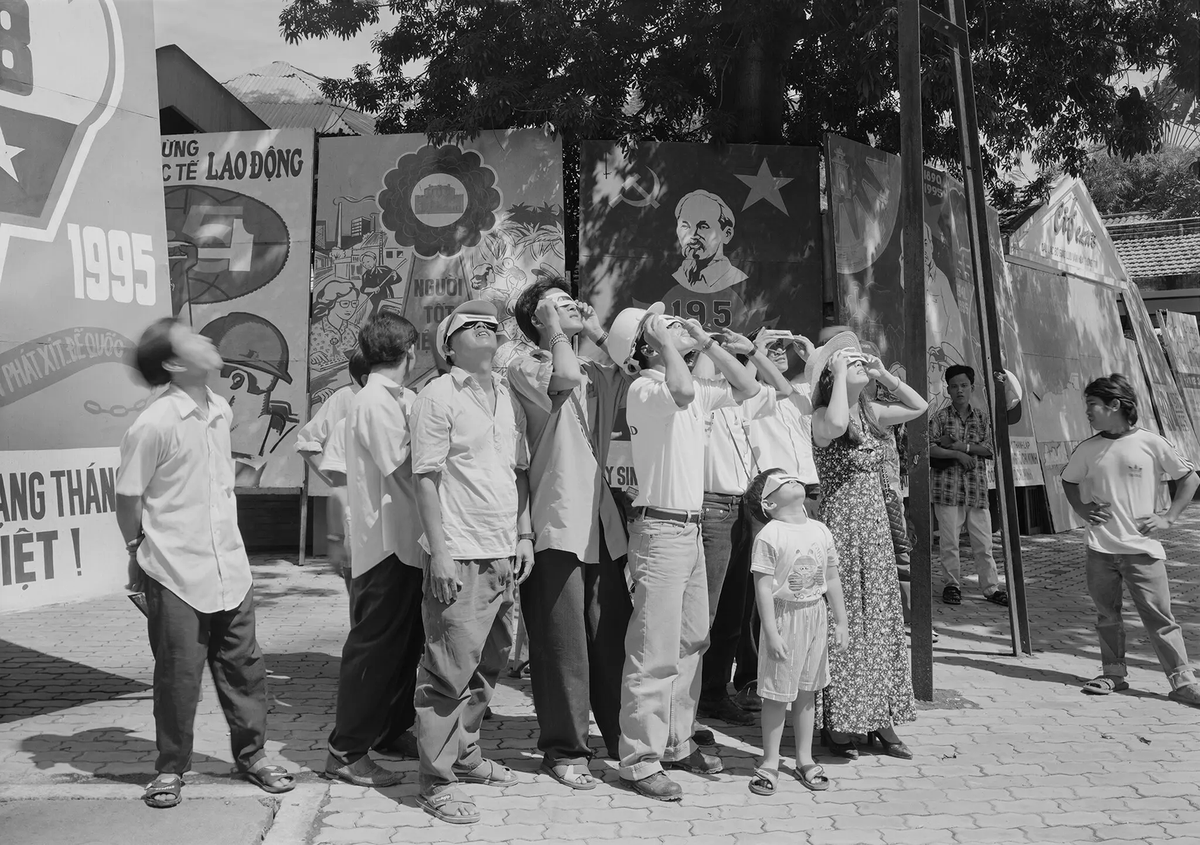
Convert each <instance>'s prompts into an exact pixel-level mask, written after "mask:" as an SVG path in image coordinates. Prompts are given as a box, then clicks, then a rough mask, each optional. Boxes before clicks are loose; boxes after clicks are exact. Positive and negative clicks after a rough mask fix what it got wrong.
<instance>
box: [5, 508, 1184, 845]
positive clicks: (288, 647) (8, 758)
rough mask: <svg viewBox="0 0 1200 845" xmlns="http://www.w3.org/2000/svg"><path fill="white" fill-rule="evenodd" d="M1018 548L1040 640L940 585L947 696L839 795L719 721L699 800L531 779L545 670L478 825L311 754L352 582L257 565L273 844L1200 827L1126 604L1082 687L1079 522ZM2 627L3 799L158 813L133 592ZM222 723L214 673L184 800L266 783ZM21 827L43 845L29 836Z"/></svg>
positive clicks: (867, 837)
mask: <svg viewBox="0 0 1200 845" xmlns="http://www.w3.org/2000/svg"><path fill="white" fill-rule="evenodd" d="M1193 514H1194V515H1193V516H1192V518H1191V519H1190V520H1185V521H1184V522H1183V523H1181V524H1180V525H1179V526H1178V527H1177V528H1175V529H1174V530H1173V531H1172V532H1170V533H1169V534H1168V535H1167V547H1168V553H1169V554H1170V556H1171V558H1172V561H1173V563H1172V567H1171V571H1172V577H1173V579H1174V588H1175V607H1176V615H1177V616H1178V618H1179V619H1180V621H1181V622H1182V623H1184V625H1185V630H1186V632H1187V638H1188V645H1189V648H1190V650H1191V653H1192V655H1193V658H1195V657H1197V656H1198V655H1200V567H1198V566H1197V564H1198V563H1200V512H1197V511H1193ZM1023 547H1024V557H1025V564H1026V571H1027V585H1028V587H1027V589H1028V594H1029V601H1030V612H1031V623H1032V627H1033V635H1034V641H1035V645H1036V649H1037V654H1036V656H1035V657H1033V658H1031V659H1019V658H1014V657H1012V656H1011V655H1010V653H1009V638H1008V631H1007V613H1006V611H1005V610H1004V609H1002V608H998V607H996V606H994V605H991V604H988V603H986V602H984V601H982V599H980V598H979V597H978V596H975V595H970V593H971V590H970V589H968V590H967V592H968V596H967V597H965V599H964V603H963V604H962V605H961V606H960V607H957V608H949V607H944V606H943V605H941V603H940V602H935V613H936V616H937V618H936V620H935V624H936V626H937V628H938V630H939V631H940V633H941V641H940V643H939V644H938V645H937V646H936V647H935V648H936V652H935V653H936V659H937V666H936V670H935V680H936V685H937V687H938V689H939V692H940V695H939V700H946V701H948V702H949V703H948V704H944V705H940V706H935V707H932V708H922V711H921V713H920V718H919V720H918V721H917V722H916V723H915V724H914V725H911V726H906V727H904V728H903V729H902V730H901V733H902V735H903V736H904V738H905V739H906V740H907V741H908V742H909V744H910V745H911V746H912V747H913V748H914V750H915V751H916V753H917V757H916V759H915V760H913V761H912V762H904V761H900V760H894V759H891V758H888V757H883V756H878V755H873V754H864V755H863V758H862V759H861V760H859V761H858V762H856V763H847V762H844V761H837V760H832V759H824V760H823V762H824V763H825V765H826V767H827V768H828V770H829V773H830V776H831V778H832V779H833V781H834V784H833V788H832V789H831V790H830V791H829V792H826V793H824V794H820V795H817V794H813V793H810V792H808V791H806V790H804V789H803V788H802V787H801V786H800V785H799V784H798V783H797V782H795V781H794V780H791V779H789V778H786V777H785V778H784V779H782V780H781V782H780V790H779V793H778V794H777V795H776V796H774V797H772V798H766V799H764V798H758V797H755V796H753V795H751V794H750V793H749V792H748V791H747V788H746V784H747V781H748V778H749V775H750V772H751V770H752V768H753V763H754V759H755V755H756V754H757V752H758V748H757V743H758V731H757V728H735V729H732V730H724V729H723V726H722V725H720V724H717V725H714V726H713V727H714V728H716V729H717V732H718V738H719V740H720V741H721V743H722V744H723V746H724V747H723V749H722V756H723V758H724V759H725V763H726V771H725V773H724V774H722V775H720V776H718V777H714V778H704V777H699V776H692V775H686V774H681V775H680V776H679V780H680V782H681V783H682V785H683V787H684V790H685V798H684V801H683V802H682V803H681V804H679V805H663V804H659V803H656V802H652V801H649V800H646V799H643V798H641V797H639V796H637V795H634V794H632V793H630V792H627V791H625V790H623V789H621V788H620V787H619V786H617V785H616V783H615V781H616V773H615V770H614V768H613V763H612V762H611V761H609V760H599V761H597V762H596V763H595V764H594V771H595V772H596V773H597V774H603V777H604V783H603V784H601V785H600V786H599V787H598V788H597V789H595V790H593V791H591V792H572V791H570V790H568V789H566V788H565V787H562V786H559V785H558V784H556V783H554V782H553V781H551V780H550V779H549V778H547V777H545V776H542V775H537V774H535V772H536V769H537V765H538V755H537V752H536V748H535V739H534V737H535V729H536V723H535V721H534V716H533V708H532V704H531V701H530V691H529V682H528V681H527V680H525V681H508V680H505V681H504V686H502V687H501V688H500V689H499V690H498V692H497V697H496V700H495V702H494V705H493V709H494V710H495V712H496V714H497V718H496V719H495V720H494V721H491V722H488V723H486V724H485V728H484V737H483V742H484V745H485V747H486V748H487V749H488V750H489V753H491V754H493V755H494V756H495V757H497V758H498V759H500V760H502V761H503V762H505V763H507V764H508V765H510V766H512V768H513V769H515V770H516V771H517V772H518V774H519V778H520V782H519V783H518V784H516V785H513V786H510V787H507V788H504V789H492V790H489V789H487V788H485V787H467V789H468V790H469V791H470V792H471V794H472V795H474V796H476V797H477V799H478V803H479V806H480V809H481V811H482V812H483V813H484V821H483V822H482V823H481V824H478V825H475V826H473V827H466V828H459V827H452V826H450V825H445V824H440V823H437V822H434V821H433V820H432V819H430V818H429V817H428V816H426V815H425V814H424V813H422V812H421V811H420V810H419V809H417V807H416V806H415V801H414V799H415V794H416V786H415V780H416V773H415V768H416V767H415V764H413V763H407V764H401V763H397V764H389V765H394V766H395V768H397V770H399V771H402V772H404V773H405V779H404V783H403V784H402V785H401V786H398V787H395V788H392V789H388V790H383V791H373V790H367V789H358V788H352V787H347V786H343V785H340V784H339V785H330V784H327V783H326V782H325V781H322V780H320V779H318V778H317V777H316V776H315V775H313V774H312V773H311V771H309V770H312V769H314V768H316V769H319V768H320V767H321V766H322V764H323V761H324V754H325V751H324V744H325V738H326V736H327V734H328V731H329V728H330V725H331V720H332V712H333V702H334V690H335V686H336V682H337V663H338V654H339V653H340V649H341V644H342V640H343V638H344V636H345V633H346V601H345V595H344V593H343V592H342V587H341V583H340V581H339V580H338V579H337V578H336V577H335V576H333V575H332V574H329V573H328V572H326V571H325V569H324V568H323V567H322V566H320V565H319V564H318V565H313V566H310V567H306V568H304V569H299V568H297V567H294V566H292V565H290V564H289V563H287V562H285V561H279V560H256V562H255V574H256V578H257V590H258V597H259V607H260V610H259V638H260V640H261V642H262V645H263V648H264V650H265V652H266V654H267V660H268V665H269V667H270V670H271V693H272V696H273V707H272V713H271V722H270V731H271V733H270V736H271V741H270V743H269V746H268V750H269V752H270V753H271V754H273V755H275V756H277V757H279V758H281V759H282V760H283V761H284V762H285V763H286V764H287V765H288V766H289V767H292V768H297V769H303V770H304V774H303V775H302V777H301V781H302V786H301V788H300V789H298V790H297V794H296V795H295V796H294V797H293V798H292V799H291V801H292V804H293V805H294V807H293V809H295V810H296V811H297V812H298V813H300V815H293V816H291V817H289V818H290V821H289V823H288V824H287V825H281V823H280V820H281V819H282V818H283V815H282V814H281V815H280V816H277V817H276V828H275V829H273V830H272V832H271V833H269V834H268V836H267V841H268V842H283V843H288V845H307V843H309V842H311V843H314V845H325V843H385V842H397V843H400V842H405V843H408V842H411V843H424V842H429V843H436V842H477V841H493V842H496V841H502V842H510V843H524V842H542V843H544V842H560V841H573V842H586V843H591V842H592V841H593V840H594V841H595V842H596V843H597V845H599V843H618V842H623V841H628V842H634V841H636V842H660V843H663V844H664V845H669V844H670V843H681V845H682V843H684V842H686V843H688V845H708V843H722V845H724V843H729V845H733V844H734V843H738V845H740V843H773V842H780V843H788V845H801V844H802V843H813V845H820V843H836V842H847V843H851V842H852V843H908V842H912V843H921V844H922V845H936V843H971V842H984V843H986V842H995V843H1014V842H1036V843H1041V842H1094V841H1099V840H1109V839H1114V840H1122V839H1124V840H1131V841H1138V842H1146V843H1154V842H1171V843H1187V842H1191V843H1198V845H1200V789H1198V787H1197V784H1198V783H1200V755H1197V753H1196V748H1197V745H1198V742H1200V712H1198V711H1195V710H1189V709H1186V708H1183V707H1180V706H1178V705H1175V704H1172V703H1170V702H1168V701H1167V700H1166V695H1165V694H1166V691H1167V687H1166V682H1165V679H1164V678H1163V676H1162V673H1161V671H1160V670H1159V668H1158V665H1157V662H1156V661H1155V659H1154V657H1153V654H1152V653H1151V650H1150V647H1149V644H1148V642H1147V640H1146V637H1145V634H1144V632H1143V631H1142V629H1141V627H1140V624H1139V623H1138V621H1137V620H1136V618H1135V616H1134V615H1133V614H1132V612H1130V616H1129V618H1128V620H1127V621H1128V623H1129V626H1130V636H1129V651H1130V664H1131V665H1130V682H1131V684H1132V687H1133V689H1132V690H1131V691H1130V692H1129V693H1125V694H1120V695H1113V696H1110V697H1107V698H1091V697H1086V696H1083V695H1081V694H1080V693H1079V691H1078V686H1079V683H1080V681H1081V680H1083V679H1085V678H1088V677H1091V676H1092V675H1094V674H1096V672H1097V671H1098V657H1097V646H1096V642H1095V636H1094V633H1093V631H1092V628H1091V622H1092V613H1091V610H1090V602H1089V600H1088V599H1087V596H1086V593H1085V591H1084V585H1083V570H1082V558H1083V550H1082V538H1081V537H1080V536H1079V534H1078V533H1073V534H1067V535H1059V536H1048V537H1032V538H1025V541H1024V546H1023ZM964 568H965V569H970V565H969V564H968V565H967V566H966V567H964ZM0 632H2V633H0V802H3V801H4V799H8V800H10V801H19V800H22V799H34V798H41V799H46V798H50V797H54V798H64V799H87V798H94V799H100V798H104V799H107V800H111V799H113V798H118V799H125V800H127V801H128V807H129V812H130V813H131V814H137V813H150V812H152V811H149V810H146V809H145V808H143V806H142V804H141V803H140V802H139V801H138V800H137V797H138V795H139V794H140V786H141V784H144V783H145V782H146V781H147V780H149V776H150V772H151V764H152V761H153V757H154V753H153V752H154V744H153V736H154V732H153V723H152V719H151V701H150V690H149V685H150V680H151V674H152V667H151V661H150V656H149V650H148V648H147V646H146V643H145V634H144V627H143V623H142V620H141V617H140V616H139V615H138V613H137V612H136V610H134V608H133V607H132V605H131V604H130V603H129V602H128V601H127V600H126V599H125V598H123V597H112V598H108V599H103V600H97V601H91V602H86V603H82V604H75V605H61V606H56V607H51V608H46V609H41V610H37V611H30V612H26V613H18V614H10V615H7V616H4V617H0ZM955 693H957V696H955V695H954V694H955ZM955 702H957V704H956V703H955ZM952 708H954V709H952ZM225 737H226V731H225V726H224V723H223V720H222V718H221V715H220V711H219V709H218V707H217V703H216V697H215V694H214V692H213V689H212V687H211V685H210V684H206V686H205V688H204V693H203V700H202V701H201V703H200V714H199V717H198V719H197V745H196V758H195V769H196V772H197V774H196V775H195V776H193V777H190V778H189V786H188V787H187V788H186V789H185V791H184V796H185V801H186V800H187V797H188V795H192V796H193V797H194V798H195V799H196V800H200V799H202V798H203V799H206V800H207V799H213V798H227V799H229V800H230V801H232V800H234V799H240V798H244V797H259V796H261V793H259V792H257V790H254V789H253V788H252V787H250V786H249V785H246V784H242V783H240V782H236V781H231V780H230V779H229V778H228V771H229V768H230V754H229V749H228V747H227V744H226V739H225ZM788 742H789V743H790V739H789V740H788ZM596 744H597V745H598V744H599V740H598V739H597V741H596ZM786 750H787V749H786V748H785V751H786ZM790 762H791V761H789V764H790ZM214 803H218V804H219V803H220V802H214ZM301 805H302V806H301ZM3 806H4V805H3V803H0V818H2V817H3V816H2V811H3ZM231 806H232V805H231ZM300 811H304V812H300ZM47 812H52V811H51V810H49V809H48V810H47ZM304 813H308V814H309V815H304ZM159 815H160V816H162V815H166V816H167V817H168V818H170V814H159ZM181 818H182V817H181ZM297 819H300V821H297ZM92 833H93V834H94V833H95V832H92ZM6 838H7V837H6ZM77 841H80V842H82V841H85V838H83V837H81V838H80V839H79V840H77ZM86 841H108V840H104V839H103V838H102V837H101V838H99V839H95V838H93V839H88V840H86ZM21 842H22V845H41V843H39V842H38V841H37V839H36V837H35V838H34V839H30V838H29V835H28V834H25V835H24V838H22V839H21Z"/></svg>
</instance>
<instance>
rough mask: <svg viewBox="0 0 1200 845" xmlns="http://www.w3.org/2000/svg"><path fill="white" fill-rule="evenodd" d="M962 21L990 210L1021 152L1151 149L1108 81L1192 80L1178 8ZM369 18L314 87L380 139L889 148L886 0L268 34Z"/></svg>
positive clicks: (1151, 127)
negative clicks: (371, 122) (1166, 73)
mask: <svg viewBox="0 0 1200 845" xmlns="http://www.w3.org/2000/svg"><path fill="white" fill-rule="evenodd" d="M924 2H926V3H927V4H928V5H931V6H933V7H935V8H938V9H939V10H940V9H944V5H943V3H942V2H940V0H924ZM966 6H967V18H968V30H969V32H970V37H971V46H972V51H971V52H972V59H973V63H974V64H973V68H974V74H975V82H976V100H977V106H978V117H979V123H980V129H981V133H982V135H983V138H982V142H983V153H984V168H985V175H986V178H987V180H988V183H989V186H990V188H991V191H992V199H993V201H995V202H997V203H998V204H1001V205H1011V204H1014V203H1017V202H1020V201H1022V200H1023V199H1025V198H1024V197H1020V196H1018V193H1017V189H1016V187H1015V186H1014V185H1012V184H1010V183H1008V182H1006V181H1005V178H1004V176H1003V173H1004V172H1005V171H1006V170H1008V169H1010V168H1011V167H1013V166H1014V165H1015V164H1016V163H1017V161H1018V159H1019V158H1020V157H1021V155H1022V154H1024V153H1026V152H1029V153H1031V154H1032V157H1033V160H1034V161H1035V162H1036V163H1037V164H1039V165H1042V166H1045V167H1047V168H1050V167H1057V168H1061V169H1063V170H1066V171H1068V172H1071V173H1078V172H1079V171H1080V169H1081V168H1082V167H1083V165H1084V164H1085V162H1086V160H1087V155H1088V149H1089V147H1090V146H1091V145H1093V144H1097V143H1098V144H1100V145H1101V146H1103V147H1104V148H1105V149H1107V150H1108V151H1109V152H1110V153H1111V154H1113V155H1116V156H1119V157H1120V156H1131V155H1144V154H1147V153H1150V152H1152V151H1153V150H1154V149H1155V148H1156V146H1157V144H1158V141H1159V136H1160V132H1161V126H1162V116H1163V115H1162V112H1163V106H1162V105H1161V104H1160V103H1159V102H1157V101H1156V99H1155V98H1153V97H1149V96H1147V95H1146V93H1145V92H1143V91H1140V90H1138V89H1136V88H1125V87H1123V86H1121V85H1120V84H1119V83H1114V82H1113V80H1114V79H1117V78H1119V77H1120V75H1121V74H1122V73H1124V72H1126V71H1128V70H1131V69H1132V70H1140V71H1146V70H1149V69H1152V68H1161V67H1167V68H1169V69H1170V78H1171V79H1172V80H1173V82H1174V83H1175V84H1176V85H1177V86H1179V87H1181V88H1183V89H1186V90H1189V91H1192V92H1193V93H1194V92H1195V90H1196V87H1197V83H1198V81H1200V66H1198V65H1197V46H1196V33H1197V31H1198V27H1200V12H1198V11H1197V3H1196V2H1195V0H987V1H986V2H985V0H968V2H967V4H966ZM381 8H388V9H390V10H391V11H392V12H394V13H395V14H396V15H397V16H398V22H396V23H395V24H394V25H393V26H391V27H390V28H381V29H379V31H378V33H377V35H376V36H375V39H374V42H373V44H374V52H375V56H374V57H373V58H372V59H370V60H369V61H368V60H366V57H364V62H363V63H362V64H360V65H358V66H357V67H355V69H354V72H353V75H352V76H351V77H349V78H347V79H338V80H329V81H328V82H327V83H326V85H325V92H326V94H327V95H329V96H333V97H337V98H339V99H342V100H344V101H347V102H349V103H351V104H352V105H354V106H355V107H357V108H360V109H362V110H364V111H368V112H371V113H374V114H376V115H377V125H378V127H379V131H381V132H401V131H404V132H424V133H426V134H427V135H429V136H430V137H431V138H432V139H434V140H443V139H447V138H457V139H461V138H464V137H470V136H473V135H475V134H477V133H478V132H480V131H482V130H484V129H490V128H509V127H521V126H546V127H550V128H552V129H553V130H554V131H556V132H558V133H560V134H561V135H562V137H563V141H564V152H565V153H566V154H567V155H568V156H570V155H571V154H572V153H574V152H575V151H576V148H577V144H578V141H579V140H581V139H585V138H604V139H610V138H611V139H621V140H626V141H636V140H640V139H657V140H671V141H713V142H755V141H756V142H762V143H786V144H801V145H804V144H820V143H821V141H822V138H823V136H824V134H825V133H826V132H834V133H837V134H840V135H844V136H846V137H849V138H853V139H855V140H859V141H863V142H866V143H871V144H873V145H875V146H878V147H881V148H883V149H886V150H891V151H898V149H899V113H898V107H899V100H898V97H897V92H896V88H897V80H896V66H897V62H896V24H897V7H896V2H895V0H669V2H667V0H388V2H372V0H290V3H289V4H288V5H287V6H286V8H285V9H284V11H283V12H282V14H281V16H280V26H281V29H282V32H283V35H284V37H285V38H286V39H287V40H288V41H290V42H295V41H298V40H301V39H306V38H327V37H341V38H347V37H350V36H352V35H354V34H356V33H358V32H360V31H362V30H363V29H370V28H378V27H379V21H380V15H379V11H380V9H381ZM924 39H925V56H924V59H923V62H922V66H923V100H924V112H925V113H924V115H923V118H924V127H925V145H926V153H927V157H928V158H929V159H931V160H934V161H939V162H942V163H945V164H948V165H950V166H952V167H954V166H956V164H957V158H958V146H957V145H958V141H957V134H956V130H955V126H954V121H953V116H952V105H953V76H952V73H951V64H950V61H949V58H948V54H947V53H946V51H945V49H944V48H942V47H941V46H940V45H939V44H938V42H937V41H936V40H935V39H934V38H933V36H932V34H931V32H930V31H929V30H928V29H926V30H925V34H924ZM418 60H424V61H425V62H426V64H425V65H424V69H423V70H422V71H421V72H420V73H418V74H415V75H406V74H405V73H404V70H403V69H404V67H405V66H406V65H407V64H409V63H411V62H414V61H418ZM570 163H571V162H569V161H568V165H569V164H570ZM568 172H570V171H568ZM1042 187H1043V186H1041V185H1040V184H1038V185H1034V186H1033V189H1034V190H1040V189H1042Z"/></svg>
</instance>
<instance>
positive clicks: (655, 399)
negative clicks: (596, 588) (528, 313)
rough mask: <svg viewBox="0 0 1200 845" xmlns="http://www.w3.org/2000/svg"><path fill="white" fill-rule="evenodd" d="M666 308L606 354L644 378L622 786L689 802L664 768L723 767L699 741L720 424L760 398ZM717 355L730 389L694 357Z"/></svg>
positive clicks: (639, 401) (633, 327)
mask: <svg viewBox="0 0 1200 845" xmlns="http://www.w3.org/2000/svg"><path fill="white" fill-rule="evenodd" d="M664 310H665V309H664V306H663V305H662V303H655V304H654V305H653V306H651V307H650V309H648V310H642V309H639V308H627V309H625V310H624V311H622V312H621V313H620V314H619V315H617V318H616V320H614V321H613V325H612V327H611V328H610V330H609V337H608V340H607V342H606V343H605V349H606V351H607V352H608V355H609V357H610V358H611V359H612V360H613V362H614V363H616V364H618V365H619V366H621V367H623V368H626V369H627V371H629V372H631V373H639V377H638V378H637V379H635V380H634V382H633V384H632V385H630V387H629V393H628V396H627V398H626V411H625V413H626V419H627V420H628V423H629V431H630V435H631V441H632V447H633V448H632V451H633V466H634V472H635V473H636V474H637V478H638V481H639V488H638V495H637V498H636V499H635V500H634V502H633V508H632V514H631V515H632V518H633V521H632V523H631V525H630V537H629V561H628V570H629V573H630V575H631V577H632V578H633V616H632V618H631V619H630V623H629V630H628V632H627V634H626V637H625V650H626V652H627V654H628V657H627V658H626V661H625V683H624V686H623V689H622V691H621V743H620V746H621V748H620V750H621V768H620V776H621V778H622V779H623V780H625V781H626V783H628V784H629V785H630V786H631V787H632V788H633V789H634V790H636V791H637V792H639V793H641V794H643V795H646V796H648V797H651V798H655V799H658V800H662V801H678V800H679V799H680V798H681V797H682V790H681V789H680V788H679V785H678V784H676V783H675V782H674V781H672V780H671V779H670V778H669V777H668V776H667V774H666V773H665V772H664V771H663V764H664V763H665V764H666V765H668V766H673V767H677V768H683V769H687V770H690V771H696V772H700V773H704V774H714V773H716V772H719V771H721V761H720V759H719V758H718V757H715V756H711V755H708V754H705V753H704V752H703V751H701V750H700V749H698V748H697V747H696V745H695V742H694V741H693V740H692V726H693V721H694V718H695V712H696V700H697V698H698V697H699V693H700V673H699V668H700V657H701V655H702V654H703V652H704V649H705V647H706V646H707V644H708V586H707V580H706V576H705V569H704V546H703V544H702V542H701V538H700V510H701V508H702V507H703V504H704V460H703V458H704V444H705V427H706V425H707V422H708V416H709V414H711V413H713V412H714V411H717V410H719V409H721V408H725V407H728V406H730V405H733V404H734V403H735V402H740V401H742V400H744V399H747V398H749V397H751V396H754V395H756V394H757V393H758V390H759V387H758V382H757V381H755V379H754V375H753V374H752V373H751V372H750V371H749V370H748V369H747V368H746V367H744V366H743V365H741V364H739V363H738V361H737V359H736V358H734V357H733V356H732V355H731V354H730V353H729V352H727V351H726V350H725V349H723V348H721V347H720V346H719V345H717V342H716V340H715V339H714V338H712V337H709V335H708V334H707V333H706V332H705V331H704V330H703V329H702V328H701V327H700V324H699V323H697V322H695V321H694V320H689V321H684V320H681V319H679V318H677V317H675V318H664V317H663V316H662V312H663V311H664ZM697 354H705V355H707V356H708V357H709V358H711V359H712V362H713V364H714V365H715V366H716V368H717V370H718V371H719V372H720V373H721V374H722V375H724V376H725V378H726V379H727V381H726V382H714V381H703V380H697V379H693V378H692V374H691V372H690V371H689V369H688V363H687V362H686V361H685V359H684V356H685V355H688V356H694V355H697Z"/></svg>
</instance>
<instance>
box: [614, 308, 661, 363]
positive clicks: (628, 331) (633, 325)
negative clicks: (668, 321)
mask: <svg viewBox="0 0 1200 845" xmlns="http://www.w3.org/2000/svg"><path fill="white" fill-rule="evenodd" d="M666 310H667V306H666V305H664V304H663V303H661V302H655V303H652V304H651V305H650V307H649V308H626V309H624V310H622V311H621V313H620V314H618V315H617V317H616V319H615V320H613V321H612V325H611V326H610V327H609V329H608V339H607V340H605V341H604V351H605V352H607V353H608V357H609V358H612V361H613V363H614V364H616V365H617V366H618V367H620V368H621V369H623V370H625V372H627V373H636V372H637V365H636V364H633V363H632V362H631V361H630V359H631V358H633V350H634V346H635V344H636V343H637V339H638V336H639V335H640V334H641V333H642V326H644V325H645V324H646V320H648V319H649V318H650V317H653V316H654V315H656V314H661V313H663V312H664V311H666Z"/></svg>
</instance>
